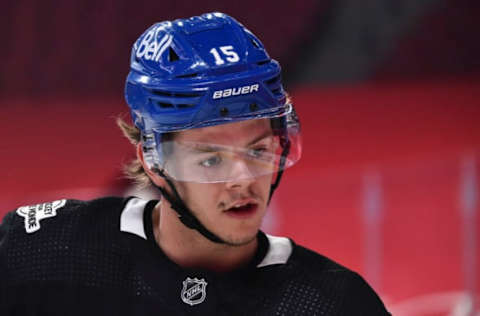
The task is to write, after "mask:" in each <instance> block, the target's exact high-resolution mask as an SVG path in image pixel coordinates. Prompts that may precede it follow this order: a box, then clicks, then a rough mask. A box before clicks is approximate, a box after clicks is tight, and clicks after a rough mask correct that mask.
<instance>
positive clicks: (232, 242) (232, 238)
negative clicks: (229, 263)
mask: <svg viewBox="0 0 480 316" xmlns="http://www.w3.org/2000/svg"><path fill="white" fill-rule="evenodd" d="M257 233H258V230H257V231H255V232H254V233H251V234H248V235H247V234H242V235H229V236H226V237H225V238H222V239H223V241H224V242H225V243H226V244H227V245H229V246H234V247H241V246H245V245H248V244H250V243H251V242H253V241H255V239H256V238H257Z"/></svg>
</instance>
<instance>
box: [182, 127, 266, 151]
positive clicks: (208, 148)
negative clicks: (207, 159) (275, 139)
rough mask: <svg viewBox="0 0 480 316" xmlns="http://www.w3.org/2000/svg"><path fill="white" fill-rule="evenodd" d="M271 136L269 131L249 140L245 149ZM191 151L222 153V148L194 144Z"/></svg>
mask: <svg viewBox="0 0 480 316" xmlns="http://www.w3.org/2000/svg"><path fill="white" fill-rule="evenodd" d="M272 135H273V132H272V131H271V130H270V131H266V132H265V133H263V134H261V135H259V136H257V137H255V138H254V139H253V140H251V141H250V142H248V143H247V146H246V147H249V146H251V145H253V144H255V143H258V142H259V141H261V140H263V139H265V138H267V137H270V136H272ZM190 150H191V151H193V152H200V153H209V152H218V151H222V150H223V147H221V146H216V145H213V144H212V145H207V144H196V145H195V146H194V147H193V148H191V149H190Z"/></svg>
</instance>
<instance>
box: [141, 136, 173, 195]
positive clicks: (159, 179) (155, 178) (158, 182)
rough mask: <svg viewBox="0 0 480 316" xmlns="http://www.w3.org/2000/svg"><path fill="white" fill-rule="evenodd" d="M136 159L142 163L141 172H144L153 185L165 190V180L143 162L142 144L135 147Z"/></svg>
mask: <svg viewBox="0 0 480 316" xmlns="http://www.w3.org/2000/svg"><path fill="white" fill-rule="evenodd" d="M137 158H138V160H139V161H140V162H141V163H142V166H143V170H145V173H146V174H147V175H148V177H149V178H150V179H151V180H152V181H153V183H155V184H156V185H158V186H159V187H162V188H166V187H167V185H166V184H167V183H166V181H165V179H164V178H163V177H161V176H160V175H158V174H157V173H156V172H154V171H153V170H152V169H150V168H149V167H148V166H147V163H146V162H145V159H144V157H143V150H142V143H138V145H137Z"/></svg>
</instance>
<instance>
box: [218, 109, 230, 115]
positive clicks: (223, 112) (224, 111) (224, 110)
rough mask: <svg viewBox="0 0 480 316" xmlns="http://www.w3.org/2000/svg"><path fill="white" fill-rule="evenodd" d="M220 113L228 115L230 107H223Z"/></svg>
mask: <svg viewBox="0 0 480 316" xmlns="http://www.w3.org/2000/svg"><path fill="white" fill-rule="evenodd" d="M220 115H221V116H227V115H228V109H227V108H221V109H220Z"/></svg>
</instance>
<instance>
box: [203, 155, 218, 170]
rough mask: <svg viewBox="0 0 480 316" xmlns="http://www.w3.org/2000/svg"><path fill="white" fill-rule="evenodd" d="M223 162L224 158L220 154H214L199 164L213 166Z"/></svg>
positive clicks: (207, 166)
mask: <svg viewBox="0 0 480 316" xmlns="http://www.w3.org/2000/svg"><path fill="white" fill-rule="evenodd" d="M221 162H222V158H220V157H219V156H212V157H210V158H208V159H205V160H202V161H200V163H199V164H200V166H202V167H206V168H211V167H214V166H217V165H219V164H220V163H221Z"/></svg>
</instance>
